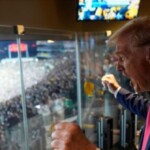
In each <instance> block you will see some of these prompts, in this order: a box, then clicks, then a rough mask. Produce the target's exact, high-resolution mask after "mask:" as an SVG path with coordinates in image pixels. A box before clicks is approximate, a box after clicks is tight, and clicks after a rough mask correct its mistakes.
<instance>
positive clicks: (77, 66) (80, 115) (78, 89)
mask: <svg viewBox="0 0 150 150" xmlns="http://www.w3.org/2000/svg"><path fill="white" fill-rule="evenodd" d="M75 44H76V72H77V102H78V124H79V126H80V127H81V128H82V126H83V124H82V102H81V76H80V75H81V74H80V53H79V46H78V35H77V33H75Z"/></svg>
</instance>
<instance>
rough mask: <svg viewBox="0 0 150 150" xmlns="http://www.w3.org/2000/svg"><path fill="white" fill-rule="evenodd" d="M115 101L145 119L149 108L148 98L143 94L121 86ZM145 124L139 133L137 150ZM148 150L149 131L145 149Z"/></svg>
mask: <svg viewBox="0 0 150 150" xmlns="http://www.w3.org/2000/svg"><path fill="white" fill-rule="evenodd" d="M116 98H117V101H118V102H119V103H120V104H122V105H123V106H124V107H125V108H127V109H128V110H130V111H131V112H133V113H135V114H137V115H138V116H140V117H142V118H144V119H145V120H146V119H147V114H148V110H150V109H149V108H150V100H148V99H144V98H143V96H139V95H138V94H135V93H131V92H129V91H127V90H125V89H123V88H121V89H120V90H119V92H118V93H117V97H116ZM144 131H145V125H144V128H143V130H142V133H141V138H140V142H139V150H141V147H142V142H143V137H144ZM145 150H150V133H149V139H148V142H147V144H146V149H145Z"/></svg>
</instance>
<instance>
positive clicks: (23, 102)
mask: <svg viewBox="0 0 150 150" xmlns="http://www.w3.org/2000/svg"><path fill="white" fill-rule="evenodd" d="M16 40H17V44H18V58H19V66H20V81H21V94H22V109H23V125H24V136H25V141H24V144H25V150H29V149H28V148H29V142H28V120H27V110H26V102H25V91H24V80H23V67H22V61H21V46H20V43H21V42H20V41H21V40H20V36H19V35H17V39H16Z"/></svg>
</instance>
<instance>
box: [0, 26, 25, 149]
mask: <svg viewBox="0 0 150 150" xmlns="http://www.w3.org/2000/svg"><path fill="white" fill-rule="evenodd" d="M0 86H1V92H0V149H1V150H7V149H11V148H12V149H13V150H17V149H20V148H21V147H22V145H21V143H22V141H21V139H23V138H24V133H23V132H22V128H23V126H22V124H21V121H22V119H23V116H22V109H21V108H22V106H21V105H22V104H21V83H20V66H19V61H18V52H17V43H16V35H15V34H14V28H13V27H10V26H0ZM23 141H24V140H23Z"/></svg>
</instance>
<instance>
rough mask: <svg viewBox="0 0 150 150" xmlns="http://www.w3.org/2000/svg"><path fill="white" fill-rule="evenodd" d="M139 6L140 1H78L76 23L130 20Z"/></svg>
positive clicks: (136, 12) (136, 14)
mask: <svg viewBox="0 0 150 150" xmlns="http://www.w3.org/2000/svg"><path fill="white" fill-rule="evenodd" d="M139 6H140V0H78V7H77V11H78V21H84V20H89V21H93V20H131V19H134V18H136V17H137V16H138V12H139Z"/></svg>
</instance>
